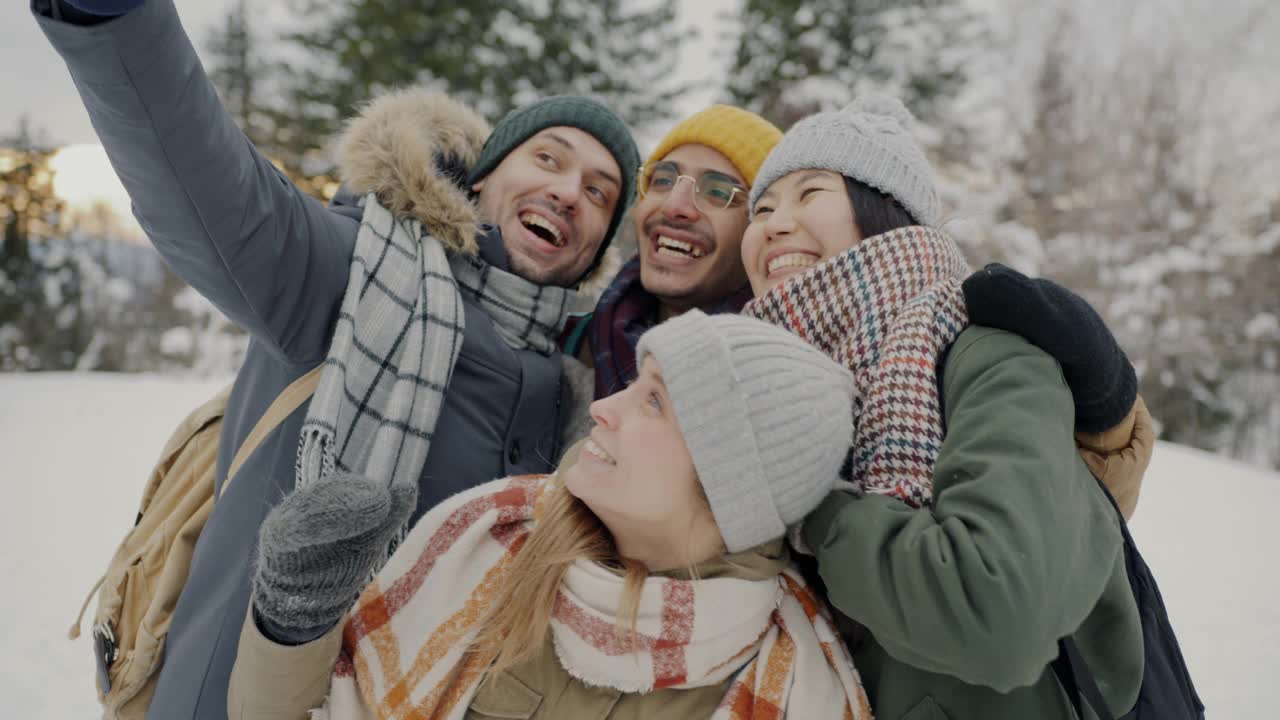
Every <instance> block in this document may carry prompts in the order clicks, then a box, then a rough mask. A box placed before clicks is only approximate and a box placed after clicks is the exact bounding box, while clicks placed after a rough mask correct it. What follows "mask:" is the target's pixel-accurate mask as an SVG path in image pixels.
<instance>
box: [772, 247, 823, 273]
mask: <svg viewBox="0 0 1280 720" xmlns="http://www.w3.org/2000/svg"><path fill="white" fill-rule="evenodd" d="M817 264H818V257H817V256H816V255H813V254H812V253H806V252H789V253H784V254H782V255H778V256H777V257H772V258H769V262H768V263H766V265H765V275H766V276H768V277H773V274H774V273H776V272H784V271H790V270H804V269H807V268H811V267H813V266H814V265H817Z"/></svg>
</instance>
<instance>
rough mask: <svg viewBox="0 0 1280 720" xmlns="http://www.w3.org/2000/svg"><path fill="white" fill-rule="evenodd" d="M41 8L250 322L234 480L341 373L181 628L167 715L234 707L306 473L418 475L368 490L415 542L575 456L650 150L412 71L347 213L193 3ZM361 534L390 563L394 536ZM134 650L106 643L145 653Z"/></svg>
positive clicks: (188, 262) (163, 224) (132, 1)
mask: <svg viewBox="0 0 1280 720" xmlns="http://www.w3.org/2000/svg"><path fill="white" fill-rule="evenodd" d="M32 11H33V14H34V15H35V16H36V20H37V22H38V23H39V25H40V27H41V29H42V30H43V32H44V33H45V34H46V36H47V37H48V38H49V41H50V43H51V44H52V45H53V47H54V49H55V50H56V51H57V52H58V53H59V54H60V55H61V56H62V58H63V59H64V61H65V62H66V64H67V67H68V69H69V70H70V73H71V76H72V78H73V80H74V82H75V84H76V88H77V89H78V90H79V92H80V95H81V98H82V100H83V101H84V104H85V107H86V109H87V110H88V113H89V116H90V119H91V120H92V122H93V125H94V127H95V129H96V130H97V132H98V134H99V136H100V138H101V141H102V144H103V145H104V146H105V148H106V150H107V154H108V156H109V158H110V160H111V162H112V165H113V166H114V168H115V170H116V172H117V174H118V175H119V176H120V178H121V180H122V181H123V183H124V185H125V188H126V189H127V190H128V192H129V195H130V197H131V199H132V201H133V206H134V212H135V214H136V215H137V216H138V219H139V221H140V222H141V224H142V226H143V227H144V228H146V230H147V233H148V235H149V236H150V238H151V240H152V242H153V243H154V244H155V246H156V248H157V249H158V250H159V251H160V253H161V254H162V255H163V256H164V258H165V260H166V261H167V262H168V264H169V265H170V267H172V268H173V269H174V270H175V271H176V272H177V273H178V274H179V275H180V276H182V277H183V278H184V279H185V280H186V281H187V282H189V283H190V284H191V285H192V286H193V287H194V288H196V290H198V291H199V292H201V293H202V294H203V295H205V296H206V297H208V298H209V299H210V300H211V301H212V302H213V303H214V304H215V305H217V306H218V308H219V309H220V310H222V311H223V312H224V313H225V314H226V315H227V316H228V317H229V318H231V319H232V320H233V321H234V322H236V323H237V324H238V325H240V326H241V327H243V328H244V329H245V330H246V331H247V332H248V333H249V335H250V338H251V343H250V345H249V350H248V353H247V356H246V357H245V360H244V364H243V366H242V368H241V370H240V372H239V373H238V375H237V378H236V382H235V385H234V387H233V388H232V389H231V392H230V396H229V400H228V402H227V409H226V414H225V417H224V420H223V425H222V431H221V437H220V446H219V450H218V461H217V472H216V482H217V485H218V486H219V489H220V490H221V488H222V486H223V485H224V484H225V481H226V475H227V468H228V466H229V465H230V462H231V459H232V457H233V456H234V455H235V452H236V449H237V448H239V447H240V446H241V444H243V443H244V441H245V438H246V437H247V436H248V434H249V432H250V430H251V429H252V428H253V427H254V425H255V424H256V423H257V422H258V420H259V419H260V418H261V417H262V416H263V414H264V413H265V411H266V409H267V407H268V406H269V405H271V403H272V401H273V400H274V399H275V398H276V397H277V396H278V395H279V394H280V393H281V391H282V390H283V389H284V388H286V387H287V386H289V385H290V384H291V383H293V382H294V381H295V380H298V379H299V378H302V377H303V376H306V375H307V374H308V373H309V372H310V371H311V370H312V369H313V368H317V367H318V366H322V367H323V369H322V371H321V373H320V376H319V383H318V385H317V386H316V390H315V394H314V396H313V397H312V399H311V400H310V402H309V403H307V404H304V405H303V406H302V407H301V408H299V409H298V410H296V411H295V412H294V413H293V414H292V415H290V416H289V417H288V418H287V419H285V420H284V422H282V423H281V424H280V426H279V427H278V428H277V429H276V430H275V431H274V432H272V433H271V434H270V435H269V436H267V438H266V439H265V440H264V441H263V442H262V443H261V444H260V445H259V446H258V449H257V451H256V452H254V453H253V454H252V455H251V456H250V457H249V458H248V460H247V462H245V463H244V465H243V466H241V468H240V470H239V472H238V473H237V475H236V476H235V481H234V483H231V484H228V485H227V487H226V491H225V492H224V493H222V494H221V495H220V496H219V497H218V500H217V503H216V506H215V508H214V511H213V513H212V515H211V517H210V518H209V521H208V523H207V525H206V526H205V528H204V530H203V532H202V533H201V535H200V538H199V542H198V544H197V545H196V548H195V553H194V556H193V557H192V559H191V567H190V574H189V578H188V580H187V582H186V585H185V586H184V589H183V593H182V595H181V597H180V598H179V600H178V603H177V606H176V608H175V610H174V614H173V618H172V624H171V627H170V630H169V632H168V635H167V637H165V638H161V639H160V640H161V641H163V642H164V653H163V657H164V661H163V666H162V667H161V668H160V670H159V678H158V682H157V683H156V685H155V687H154V695H153V696H152V697H151V701H150V708H149V711H148V717H151V718H164V719H165V720H173V719H182V718H217V719H218V720H221V719H222V718H225V717H227V707H226V696H227V682H228V678H229V675H230V671H231V667H232V663H233V661H234V659H235V655H236V647H237V644H238V638H239V630H240V627H241V625H242V623H243V621H244V619H245V617H246V613H248V612H249V611H250V610H249V609H250V595H251V588H253V587H257V588H258V589H260V590H261V589H262V588H267V589H268V593H269V592H270V589H271V588H272V586H271V584H270V583H269V582H259V583H255V582H254V581H253V572H254V569H255V568H254V566H255V548H256V545H257V539H258V532H259V528H260V526H261V524H262V521H263V518H264V517H265V516H266V514H267V512H268V511H269V510H270V509H271V508H272V507H273V506H275V505H276V504H278V503H279V502H280V501H281V499H282V498H284V497H286V496H288V495H289V494H290V493H291V492H292V491H293V490H294V489H295V487H297V486H305V485H309V484H313V483H316V482H318V481H320V480H322V479H325V478H329V477H333V476H335V475H338V474H342V475H351V476H358V477H363V478H365V479H368V480H372V481H376V482H378V483H382V484H383V486H388V485H391V484H392V483H395V484H396V486H397V487H401V486H407V487H410V488H411V489H412V492H408V493H405V492H398V493H395V494H391V493H383V494H380V495H375V496H371V497H370V498H368V502H367V503H366V504H365V505H364V506H362V510H363V512H365V514H366V516H367V517H371V518H376V519H377V524H379V525H380V526H382V527H384V528H385V529H387V530H388V533H387V534H388V535H389V536H391V537H394V536H395V535H397V532H395V530H396V529H403V528H404V527H406V526H407V525H408V524H410V523H412V521H413V520H414V519H415V518H416V517H417V516H419V515H420V514H421V513H422V512H424V511H425V510H426V509H427V508H428V507H431V506H432V505H434V504H436V503H437V502H438V501H439V500H441V499H442V498H444V497H447V496H449V495H452V494H454V493H456V492H458V491H460V490H462V489H465V488H468V487H472V486H474V485H478V484H480V483H482V482H485V481H488V480H491V479H493V478H496V477H504V476H508V475H515V474H521V473H542V472H547V471H549V470H551V462H552V461H553V460H554V459H555V458H557V457H558V456H559V452H560V448H559V442H560V438H559V433H558V432H557V428H558V426H559V424H560V421H561V418H560V414H561V404H560V398H561V384H562V383H561V374H562V360H561V356H560V355H559V353H558V352H557V347H556V338H557V336H558V334H559V333H560V332H561V330H562V327H563V323H564V319H565V315H566V312H567V309H568V306H569V300H570V293H571V292H572V288H573V287H575V286H576V285H577V284H579V283H580V282H582V281H583V280H584V279H586V278H587V277H588V276H589V275H590V274H591V273H592V272H594V271H596V270H597V269H598V268H599V267H600V260H601V257H602V255H603V253H604V250H605V248H606V247H607V246H608V244H609V241H610V239H611V237H612V235H613V233H614V232H615V230H616V229H617V227H618V224H619V223H620V221H621V217H622V215H623V213H624V212H625V211H626V208H627V206H628V205H629V204H630V202H631V196H632V193H633V188H634V183H635V178H636V175H637V167H638V165H639V156H638V153H637V151H636V148H635V144H634V142H633V141H632V139H631V136H630V133H629V132H628V130H627V128H626V127H625V125H624V124H623V123H622V122H621V121H620V120H619V119H618V117H617V116H616V115H614V114H613V113H612V112H610V111H609V110H608V109H607V108H605V107H604V106H602V105H600V104H599V103H597V102H594V101H592V100H589V99H586V98H573V97H557V98H549V99H546V100H543V101H541V102H537V103H533V104H531V105H528V106H526V107H523V108H521V109H519V110H516V111H515V112H513V113H511V114H510V115H509V116H508V117H506V118H505V119H503V120H502V121H501V122H499V123H498V125H497V127H496V128H494V129H493V131H492V132H490V128H489V127H488V125H487V124H486V123H485V121H484V120H482V119H481V118H480V117H479V116H477V115H476V114H475V113H473V112H472V111H471V110H469V109H467V108H465V107H462V106H460V105H458V104H456V103H453V102H451V101H450V100H449V99H448V98H447V97H445V96H443V95H441V94H439V93H433V92H431V91H429V90H426V89H421V88H420V89H410V90H404V91H400V92H396V93H391V94H388V95H386V96H384V97H382V98H380V99H378V100H377V101H375V102H374V103H372V104H371V105H369V106H368V107H366V108H364V109H363V111H362V114H361V115H360V117H359V118H357V119H355V120H354V121H353V122H352V123H351V124H350V125H349V126H348V128H347V129H346V130H345V131H344V133H343V135H342V137H341V138H340V142H339V143H338V146H337V160H338V170H339V176H340V179H341V181H342V185H343V189H342V191H341V192H340V193H339V194H338V196H337V197H336V198H335V200H334V202H333V203H331V204H330V206H329V207H325V206H324V205H322V204H321V203H319V202H317V201H315V200H314V199H312V198H310V197H308V196H307V195H306V194H304V193H303V192H301V191H300V190H299V189H298V188H297V187H295V186H294V185H293V184H292V183H290V182H289V181H288V180H287V179H286V178H285V177H284V176H283V175H282V174H281V173H280V172H279V171H277V170H276V169H275V167H273V166H272V164H271V162H270V161H269V160H268V159H267V158H266V157H265V156H264V155H262V154H261V153H260V152H258V151H257V149H255V148H254V147H253V145H252V144H251V143H250V142H249V141H248V140H247V139H246V138H245V136H244V135H243V133H241V132H240V130H239V129H238V128H237V127H236V125H235V123H234V122H233V120H232V118H231V117H230V115H228V113H227V112H226V111H225V109H224V108H223V107H222V105H221V104H220V103H219V101H218V98H217V96H216V94H215V92H214V88H213V85H212V84H211V83H210V82H209V79H208V77H207V76H206V75H205V72H204V69H203V68H202V67H201V65H200V62H199V59H198V58H197V56H196V53H195V51H194V49H193V48H192V45H191V42H190V40H189V39H188V37H187V34H186V32H185V31H184V29H183V27H182V25H181V23H180V21H179V19H178V15H177V12H176V10H175V8H174V5H173V2H172V0H129V2H121V1H119V0H117V1H115V2H112V1H111V0H75V2H74V4H69V3H67V2H64V1H63V0H33V2H32ZM337 530H340V529H337ZM340 541H341V542H348V543H351V544H352V545H353V546H357V545H358V546H359V547H360V549H361V552H366V553H368V554H369V555H370V557H371V558H373V560H372V561H373V562H376V561H377V559H378V558H381V557H385V555H386V552H387V550H388V547H386V544H385V543H379V542H373V541H371V540H370V539H369V538H363V539H362V538H356V537H352V538H340ZM349 599H350V598H345V597H342V598H336V597H320V596H319V595H317V597H315V598H313V600H314V602H316V603H318V604H320V605H325V604H343V603H346V604H349V602H348V601H349ZM269 600H270V598H268V601H269ZM109 632H110V630H109V629H103V633H104V637H105V636H106V635H107V634H109ZM120 654H121V655H122V656H123V657H111V656H110V655H107V656H104V657H103V658H101V659H100V663H103V664H105V665H111V664H113V663H115V662H128V657H127V654H126V653H120ZM102 669H103V670H105V669H106V668H105V667H104V668H102ZM148 692H150V688H148Z"/></svg>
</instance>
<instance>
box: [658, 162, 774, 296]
mask: <svg viewBox="0 0 1280 720" xmlns="http://www.w3.org/2000/svg"><path fill="white" fill-rule="evenodd" d="M661 163H663V164H665V165H667V166H668V167H670V168H673V169H674V170H675V172H676V173H677V174H679V175H686V176H688V177H691V178H694V179H695V180H697V179H702V178H703V177H707V176H708V174H711V175H710V177H711V178H712V179H718V178H724V179H726V180H728V181H729V182H731V183H732V184H734V185H736V186H737V187H738V188H740V192H739V193H738V195H737V196H736V199H735V200H734V202H732V203H730V205H729V207H724V208H720V209H715V208H708V209H705V210H704V209H703V208H700V207H699V206H698V204H696V203H695V202H694V184H693V183H691V182H689V181H687V180H683V181H678V182H676V183H675V184H674V185H672V186H671V187H670V188H669V189H668V190H667V191H666V192H646V193H645V195H644V197H642V198H641V199H640V200H639V201H637V203H636V207H635V212H634V214H635V222H636V240H637V243H638V245H639V248H638V249H639V253H640V282H641V284H642V285H643V286H644V289H645V290H647V291H649V292H650V293H652V294H653V295H654V296H656V297H657V298H658V301H659V302H660V303H661V304H662V306H663V310H664V314H666V315H670V314H674V313H678V312H683V311H684V310H688V309H690V308H695V307H708V306H711V305H714V304H716V303H718V302H720V301H721V300H723V299H724V298H725V297H728V296H729V295H730V294H732V293H733V292H735V291H737V290H738V289H739V288H741V287H742V286H743V285H745V284H746V282H747V277H746V275H745V273H744V272H743V270H742V256H741V254H740V250H741V246H742V232H743V230H745V229H746V227H747V222H748V220H749V218H748V214H747V206H746V203H745V202H742V200H745V198H746V190H747V189H748V188H747V183H746V181H745V180H743V178H742V174H741V173H739V172H738V171H737V169H736V168H735V167H734V166H733V163H731V162H729V159H728V158H727V157H725V156H724V155H722V154H721V153H720V152H719V151H717V150H713V149H712V148H710V147H707V146H706V145H681V146H680V147H677V148H676V149H674V150H672V151H671V152H670V153H668V154H667V155H666V156H665V157H663V158H662V160H661ZM655 189H656V188H655ZM703 204H704V205H705V203H703Z"/></svg>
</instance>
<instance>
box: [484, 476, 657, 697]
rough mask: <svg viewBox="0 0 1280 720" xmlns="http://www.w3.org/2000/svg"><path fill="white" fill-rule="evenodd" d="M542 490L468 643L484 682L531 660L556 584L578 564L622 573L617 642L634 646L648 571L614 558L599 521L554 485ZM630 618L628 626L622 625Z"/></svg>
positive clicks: (552, 607)
mask: <svg viewBox="0 0 1280 720" xmlns="http://www.w3.org/2000/svg"><path fill="white" fill-rule="evenodd" d="M552 482H555V483H556V484H555V485H554V486H553V487H551V488H549V489H548V490H547V494H546V495H545V496H544V497H543V498H542V500H541V505H542V507H541V508H539V510H540V512H538V513H535V518H536V524H535V525H534V527H533V530H532V531H531V532H530V533H529V534H528V536H526V537H525V540H524V544H523V545H522V546H521V548H520V550H519V551H518V552H517V553H516V556H515V559H514V560H513V561H512V567H511V571H510V574H509V575H508V576H507V580H506V582H504V583H503V587H502V589H501V590H500V591H499V593H498V597H497V599H496V601H495V603H494V605H493V606H492V609H491V610H490V611H489V613H488V614H487V615H486V616H485V618H484V620H483V621H482V624H481V627H480V632H479V634H478V635H477V637H476V639H475V641H474V642H473V643H472V646H471V652H473V653H475V654H476V655H477V657H476V660H477V661H478V664H479V666H480V667H488V672H487V678H486V681H489V680H492V679H493V678H494V677H496V676H497V675H498V674H499V673H501V672H502V671H503V670H509V669H511V668H513V667H516V666H518V665H520V664H522V663H524V662H526V661H528V660H529V659H530V658H532V657H533V655H534V654H535V653H536V652H537V651H538V649H539V648H540V647H541V645H542V643H543V642H544V641H545V639H546V633H547V629H548V627H549V626H550V623H551V616H552V614H553V613H554V612H555V607H556V600H557V598H558V597H559V594H560V584H561V582H563V581H564V576H565V573H567V572H568V570H569V566H570V565H572V564H573V563H575V562H577V561H578V560H589V561H594V562H605V563H614V564H616V565H618V566H620V567H622V568H623V570H624V572H625V574H624V587H623V594H622V600H621V602H620V603H619V607H618V625H617V628H616V629H617V632H618V636H619V637H620V638H627V637H630V639H631V641H632V642H634V641H635V637H636V622H637V615H638V613H639V609H640V593H641V590H642V589H643V587H644V581H645V579H646V578H647V577H648V575H649V569H648V568H647V567H646V566H645V565H644V563H641V562H638V561H636V560H630V559H627V558H623V557H621V556H620V555H619V554H618V550H617V546H616V545H615V544H614V541H613V536H612V535H611V534H610V533H609V530H608V528H606V527H605V526H604V523H602V522H600V518H598V517H596V515H595V513H593V512H591V509H590V508H588V507H587V506H586V505H585V504H584V503H583V502H582V501H581V500H579V499H578V498H576V497H574V496H573V494H572V493H570V492H569V491H568V490H566V489H565V488H564V486H563V485H562V484H560V483H559V482H557V481H555V480H552ZM624 619H629V620H630V622H629V623H626V622H624Z"/></svg>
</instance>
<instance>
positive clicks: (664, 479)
mask: <svg viewBox="0 0 1280 720" xmlns="http://www.w3.org/2000/svg"><path fill="white" fill-rule="evenodd" d="M591 417H592V419H594V420H595V421H596V427H595V429H593V430H592V431H591V437H590V438H589V439H588V440H587V441H586V442H585V443H584V445H583V448H582V452H581V453H580V454H579V456H578V461H577V462H576V463H574V464H573V465H572V466H570V467H569V468H567V469H566V470H565V472H564V473H563V477H564V484H565V487H566V488H567V489H568V490H569V492H571V493H573V495H574V496H576V497H577V498H578V499H580V500H582V502H583V503H585V504H586V505H587V506H588V507H590V508H591V510H592V512H594V513H595V514H596V515H597V516H599V517H600V519H601V520H602V521H603V522H604V523H605V524H606V525H607V526H609V528H610V529H611V530H612V531H613V533H614V535H615V536H616V537H617V538H618V540H619V542H620V544H621V543H622V542H623V541H625V540H626V539H627V537H628V535H629V533H628V530H629V529H642V532H643V533H644V534H645V535H649V536H652V537H659V538H661V537H666V538H671V539H673V542H674V543H675V544H676V545H677V546H679V545H680V544H681V543H682V541H684V540H687V539H688V538H693V537H699V538H700V537H713V538H715V539H716V540H717V541H719V532H720V531H719V529H718V528H717V526H716V524H715V517H714V515H712V513H711V509H710V507H708V506H707V502H706V500H705V499H704V497H703V495H702V490H701V486H700V485H699V481H698V474H697V471H696V470H695V468H694V464H693V456H692V455H691V454H690V453H689V447H688V445H686V444H685V441H684V435H683V434H682V433H681V431H680V425H679V424H678V422H677V421H676V416H675V410H674V408H673V406H672V404H671V397H670V395H668V393H667V389H666V386H665V385H664V384H663V381H662V373H661V370H660V369H659V368H658V364H657V362H655V361H654V360H653V358H652V357H647V356H646V357H645V359H644V360H643V361H642V362H641V365H640V375H639V377H638V378H637V379H636V381H635V382H633V383H632V384H631V385H629V386H628V387H627V388H626V389H625V390H622V391H620V392H617V393H614V394H613V395H610V396H609V397H606V398H603V399H601V400H597V401H595V402H593V403H592V404H591ZM682 551H683V548H682Z"/></svg>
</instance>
